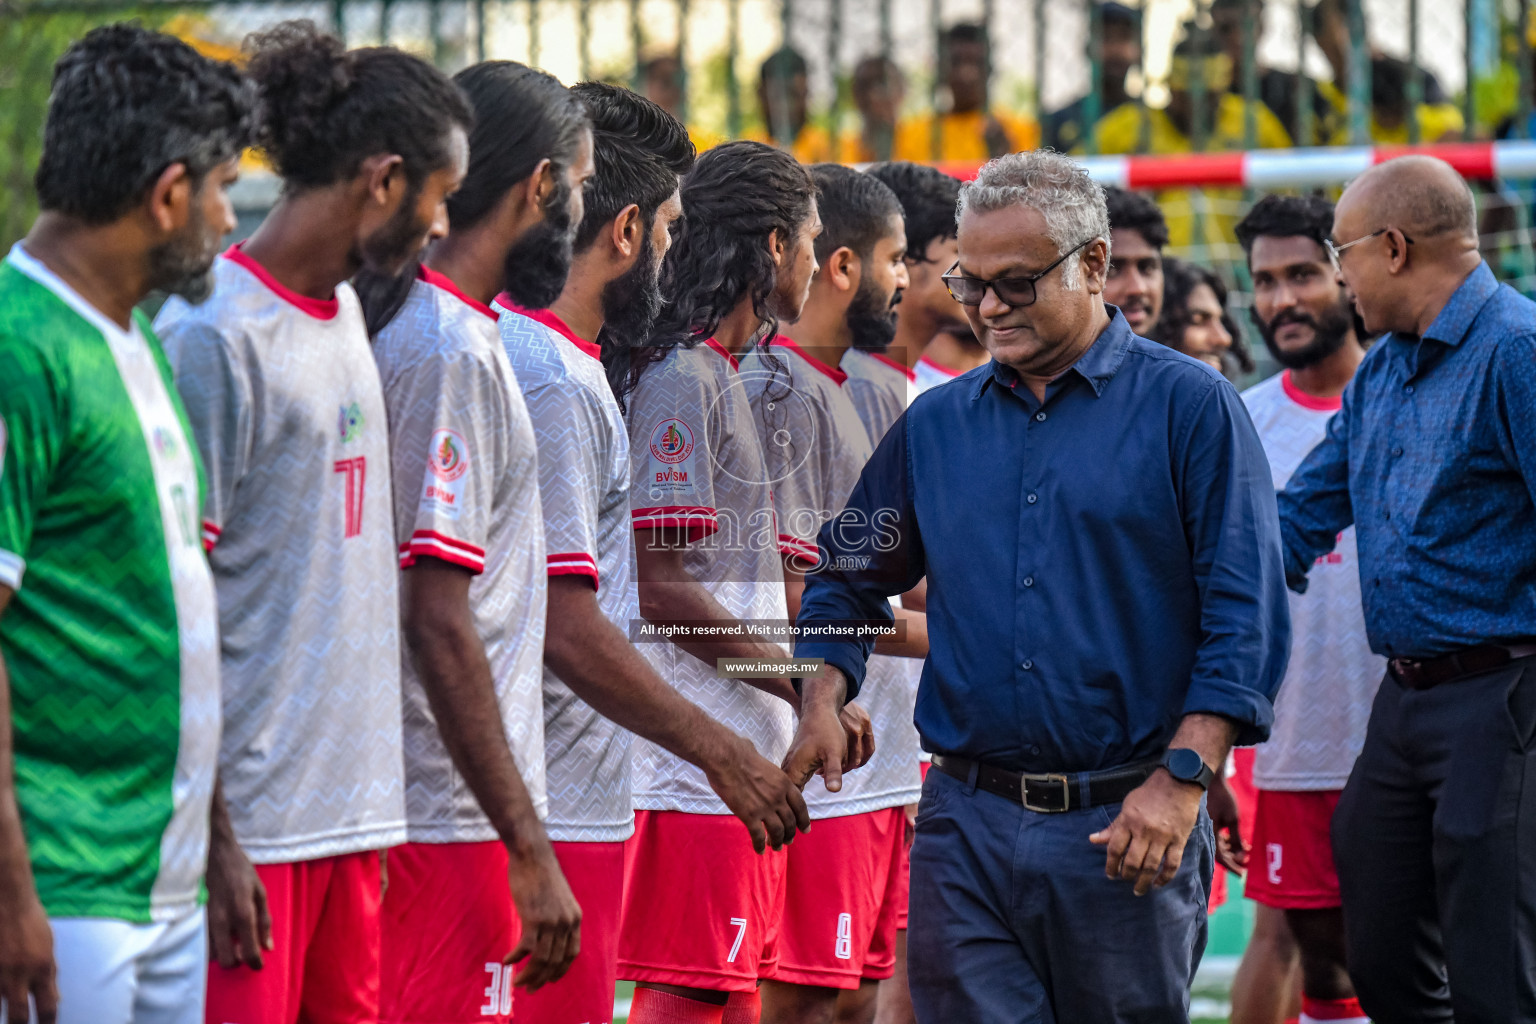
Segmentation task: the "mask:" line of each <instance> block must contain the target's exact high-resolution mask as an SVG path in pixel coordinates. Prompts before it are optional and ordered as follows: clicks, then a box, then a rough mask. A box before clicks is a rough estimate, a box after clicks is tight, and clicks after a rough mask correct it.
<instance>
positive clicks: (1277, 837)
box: [1246, 789, 1341, 910]
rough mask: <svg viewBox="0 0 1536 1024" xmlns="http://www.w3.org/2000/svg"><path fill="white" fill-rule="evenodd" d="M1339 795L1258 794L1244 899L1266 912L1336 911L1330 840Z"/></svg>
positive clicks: (1330, 792)
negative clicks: (1272, 909) (1268, 910)
mask: <svg viewBox="0 0 1536 1024" xmlns="http://www.w3.org/2000/svg"><path fill="white" fill-rule="evenodd" d="M1339 794H1340V791H1339V790H1336V789H1334V790H1321V791H1318V792H1312V793H1296V792H1288V791H1280V790H1268V789H1261V790H1259V806H1258V812H1257V814H1256V815H1255V820H1254V824H1253V854H1252V859H1251V861H1250V864H1251V867H1250V868H1249V870H1248V885H1247V887H1246V892H1247V895H1248V897H1249V898H1250V899H1252V900H1254V901H1255V902H1258V903H1262V904H1264V905H1265V906H1266V907H1279V908H1281V909H1283V910H1320V909H1324V908H1328V907H1337V906H1340V905H1341V903H1340V900H1339V872H1338V870H1337V869H1336V868H1335V867H1334V865H1333V846H1332V844H1331V842H1330V841H1329V838H1328V830H1329V826H1331V825H1332V824H1333V811H1334V808H1336V807H1338V805H1339Z"/></svg>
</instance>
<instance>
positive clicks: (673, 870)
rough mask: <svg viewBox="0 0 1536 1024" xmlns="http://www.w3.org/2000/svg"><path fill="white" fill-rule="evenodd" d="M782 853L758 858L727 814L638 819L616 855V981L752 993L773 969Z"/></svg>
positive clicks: (641, 814) (654, 814)
mask: <svg viewBox="0 0 1536 1024" xmlns="http://www.w3.org/2000/svg"><path fill="white" fill-rule="evenodd" d="M802 838H804V837H802ZM798 841H799V840H796V842H798ZM786 853H787V851H784V850H778V851H774V850H772V849H769V850H765V851H764V852H763V853H757V852H756V851H755V850H753V849H752V837H751V836H750V835H749V834H748V833H747V829H746V826H744V825H742V823H741V822H740V821H738V820H737V819H736V818H735V816H733V815H729V814H684V813H682V812H680V811H636V812H635V834H634V836H633V837H632V838H631V839H630V840H629V842H628V843H626V844H625V848H624V920H623V924H622V926H621V928H620V931H619V977H621V978H624V979H625V980H627V981H648V982H652V983H655V984H659V985H681V986H685V987H687V988H706V989H712V990H714V991H716V992H753V991H756V989H757V982H758V979H759V978H764V977H770V976H772V974H773V969H774V967H775V966H776V965H777V962H778V938H779V919H780V917H782V916H783V913H784V867H785V863H786Z"/></svg>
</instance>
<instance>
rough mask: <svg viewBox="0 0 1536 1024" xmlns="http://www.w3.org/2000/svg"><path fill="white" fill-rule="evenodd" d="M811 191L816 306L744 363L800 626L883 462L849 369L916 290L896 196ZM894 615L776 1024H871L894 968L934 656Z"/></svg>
mask: <svg viewBox="0 0 1536 1024" xmlns="http://www.w3.org/2000/svg"><path fill="white" fill-rule="evenodd" d="M811 177H812V179H813V180H814V181H815V183H816V189H817V207H818V209H819V210H820V214H821V219H822V232H821V234H820V235H819V236H817V238H816V259H817V263H818V264H819V266H820V269H819V270H818V271H817V272H816V276H815V278H814V280H813V281H812V284H811V292H810V298H809V299H808V300H807V301H806V304H805V308H804V309H803V310H802V312H801V314H800V317H799V318H798V319H797V320H796V321H795V323H794V325H793V327H792V328H789V329H788V330H792V331H793V334H794V337H793V339H791V338H790V337H789V335H788V334H787V333H783V334H780V335H779V336H778V337H775V338H773V339H772V340H771V341H770V342H769V343H768V345H767V347H758V348H754V349H752V350H751V352H750V353H749V355H748V357H747V359H745V360H743V363H742V375H743V377H744V378H745V379H746V380H747V390H748V393H749V394H750V395H751V396H752V405H753V411H754V413H755V414H756V416H757V422H758V433H759V435H760V436H761V437H762V438H763V440H764V459H765V462H766V464H767V467H768V473H769V477H770V479H772V480H773V481H774V484H773V487H774V509H775V512H776V514H777V516H778V521H779V522H778V537H777V541H778V546H779V552H780V555H781V556H782V558H783V561H784V579H785V591H786V603H787V605H788V608H789V614H790V616H791V617H793V616H795V615H797V614H798V612H799V609H800V596H801V593H802V591H803V589H804V586H805V584H804V574H806V573H811V572H815V571H816V569H817V565H818V562H819V551H818V548H817V542H816V536H817V533H818V532H819V531H820V529H821V527H822V525H823V524H824V523H826V522H827V521H828V520H831V519H833V518H834V517H836V516H837V515H838V514H839V513H841V512H842V510H843V506H844V504H845V503H846V502H847V499H848V495H849V494H850V493H851V492H852V490H853V487H854V484H855V483H856V482H857V481H858V478H859V473H860V472H861V471H862V470H863V469H864V464H865V463H866V462H867V461H869V457H870V456H871V454H873V451H874V448H873V443H872V442H871V441H870V438H869V432H868V430H867V429H866V428H865V425H864V421H863V420H862V419H861V418H860V416H859V412H858V409H857V407H856V406H855V405H854V403H853V401H852V399H851V397H850V395H849V393H848V391H847V390H846V386H847V384H848V383H849V378H848V376H847V374H846V373H844V372H843V371H842V370H840V369H838V366H839V364H840V363H841V361H842V359H843V357H844V354H845V353H846V352H848V351H850V350H851V348H852V346H853V344H854V343H855V341H856V340H857V341H860V342H862V343H863V344H864V345H866V346H868V347H875V346H877V345H884V344H886V343H888V342H889V341H890V339H891V336H892V334H893V333H894V330H895V316H894V312H893V310H894V309H895V307H896V303H897V302H898V300H899V299H900V297H901V292H902V289H903V288H904V287H905V286H906V284H907V272H906V267H905V265H904V263H903V257H904V255H905V253H906V230H905V227H904V225H903V222H902V216H901V204H900V203H899V202H897V200H896V196H895V195H894V194H893V193H892V192H891V190H890V189H889V188H887V187H886V186H885V185H884V184H882V183H881V182H880V181H879V180H878V179H876V178H873V177H871V176H869V175H866V174H860V173H859V172H858V171H855V170H852V169H850V168H847V167H842V166H840V165H837V164H817V165H816V166H814V167H812V168H811ZM897 614H898V616H899V618H900V620H901V621H902V623H903V624H904V626H905V635H903V636H901V637H899V638H898V639H897V641H895V642H890V643H885V642H882V643H881V644H880V647H881V649H882V650H883V651H884V652H885V655H886V656H883V657H882V658H881V659H880V662H879V663H878V665H875V664H873V663H872V666H871V667H872V669H874V670H875V671H877V673H878V674H879V678H878V679H877V683H876V685H875V686H874V687H873V688H871V689H870V690H867V691H865V699H864V700H863V701H861V702H860V703H861V704H862V705H863V706H864V708H865V709H866V710H867V711H868V712H869V715H870V718H871V720H872V723H873V726H874V729H875V732H876V735H878V736H879V737H880V738H881V742H880V744H879V746H878V747H877V748H876V751H875V754H874V756H873V758H871V760H870V761H869V763H868V764H867V765H865V766H864V767H863V768H862V769H861V770H859V771H858V772H855V773H853V774H852V775H850V776H849V777H848V778H846V779H844V780H843V785H842V787H841V789H839V790H838V791H837V792H829V791H828V790H827V788H826V786H825V784H824V781H823V780H822V779H819V778H813V779H811V780H810V781H809V782H808V783H807V785H806V790H805V794H806V803H807V805H808V806H809V808H810V812H811V818H812V820H813V821H814V822H815V827H814V828H813V829H812V831H811V832H810V833H809V834H807V835H806V836H804V837H803V838H801V839H800V840H799V841H798V842H796V843H795V845H794V846H793V847H791V848H790V851H789V865H788V869H787V885H786V895H785V907H784V918H783V925H782V930H781V934H780V939H779V957H778V964H777V966H776V968H775V970H774V972H773V973H772V974H771V975H769V979H770V980H768V981H766V982H765V983H764V985H763V1019H764V1021H767V1022H772V1024H822V1022H825V1024H830V1022H831V1021H832V1020H833V1019H834V1017H836V1018H837V1019H840V1020H845V1021H865V1022H867V1021H870V1020H872V1019H873V1018H874V1014H875V995H876V990H877V987H878V985H879V982H880V981H881V979H884V978H888V977H890V976H891V974H892V972H893V970H894V968H895V963H896V948H895V946H896V931H897V923H898V921H897V918H898V916H899V914H900V912H901V904H902V903H903V902H904V896H905V891H906V875H905V871H904V867H905V864H904V853H905V848H906V824H907V819H906V813H905V810H904V807H905V805H907V804H910V803H916V802H917V798H918V792H919V788H920V782H921V776H920V774H919V772H918V740H917V734H916V732H915V730H914V729H913V728H912V725H911V722H912V710H913V701H914V699H915V696H916V689H915V682H916V681H915V679H910V677H909V675H908V673H907V671H906V667H905V666H904V665H903V664H901V662H903V661H905V662H907V663H909V664H917V665H920V664H921V662H920V661H919V660H916V659H921V658H922V657H923V656H925V655H926V654H927V653H928V652H927V632H926V621H925V619H924V617H923V615H922V613H921V612H910V611H906V610H905V609H903V610H900V611H898V613H897ZM893 653H896V654H906V655H909V657H907V658H894V657H890V656H889V655H891V654H893ZM909 680H910V681H909Z"/></svg>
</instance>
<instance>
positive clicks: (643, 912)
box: [610, 142, 864, 1024]
mask: <svg viewBox="0 0 1536 1024" xmlns="http://www.w3.org/2000/svg"><path fill="white" fill-rule="evenodd" d="M681 199H682V205H683V215H684V219H683V221H682V222H681V224H682V229H681V231H680V232H679V233H678V237H677V238H676V240H675V241H674V243H673V246H672V248H671V250H670V251H669V252H668V253H667V258H666V261H665V263H664V265H663V271H662V290H663V293H664V294H665V295H666V296H667V299H668V301H667V304H666V305H665V306H664V307H663V312H662V315H661V317H660V319H659V320H658V323H657V327H656V330H655V331H654V332H653V334H652V337H651V339H650V340H649V341H648V342H647V344H646V345H645V346H644V347H642V348H639V349H636V350H634V351H621V350H619V349H618V347H617V346H615V347H614V350H613V351H612V352H611V357H612V358H611V360H610V374H611V376H612V377H613V378H614V379H616V380H619V381H620V382H621V387H620V390H621V392H623V393H624V394H625V398H626V401H627V403H628V406H629V438H630V464H631V474H632V475H631V481H632V485H631V486H632V494H631V504H632V510H631V516H632V523H633V529H634V531H635V548H636V579H637V589H638V594H639V608H640V616H641V618H642V619H643V620H645V622H644V623H643V625H646V626H649V627H652V628H654V627H665V628H683V629H689V630H697V629H698V627H699V625H700V624H701V623H708V624H710V625H712V626H715V627H719V628H720V629H723V630H726V631H729V633H730V634H732V636H731V638H730V639H724V640H722V639H704V638H702V637H700V636H699V635H698V634H697V632H685V633H682V634H679V635H675V636H674V637H673V638H672V639H670V640H665V641H663V642H656V643H648V644H644V645H642V650H643V651H644V652H645V655H646V657H647V659H648V660H649V661H650V662H651V664H652V666H653V667H654V668H655V669H656V670H657V672H658V673H659V674H660V675H661V677H662V678H663V679H664V680H666V681H667V682H668V683H670V684H671V685H673V686H674V687H675V688H676V689H677V690H678V691H679V692H680V693H682V695H683V696H684V697H686V698H688V699H689V700H690V701H692V702H693V703H695V704H697V705H699V706H700V707H701V708H702V709H703V710H704V711H706V712H707V713H708V714H709V715H710V716H711V717H712V718H714V719H715V720H717V721H719V722H722V723H724V724H725V725H727V726H729V727H730V728H732V729H734V730H735V731H736V732H738V733H740V734H742V735H743V736H745V737H746V738H747V739H749V740H751V741H752V743H753V744H754V745H755V746H756V748H757V750H758V752H759V753H761V754H762V755H763V756H764V757H767V758H769V759H771V760H775V761H777V760H778V759H780V758H782V757H783V755H784V753H785V752H786V750H787V748H788V744H789V739H790V734H791V731H792V728H793V720H794V711H793V706H794V705H795V704H796V703H797V698H796V694H795V690H794V687H793V685H792V684H791V682H790V680H789V679H788V678H787V673H786V674H785V675H776V674H774V673H772V672H770V673H769V674H766V675H762V676H758V677H754V678H722V677H721V676H720V675H719V674H718V673H717V671H716V659H719V658H743V659H750V660H754V661H770V662H771V661H777V660H782V659H783V657H784V650H783V648H782V647H780V646H779V645H778V644H776V643H773V642H770V641H769V640H768V639H766V638H764V637H763V635H762V634H761V633H759V632H756V631H754V629H753V627H752V625H751V621H752V620H773V621H776V622H784V621H785V606H784V576H783V570H782V568H781V566H780V563H779V557H778V554H777V551H776V550H775V545H774V544H773V543H772V537H773V533H772V531H773V530H774V520H773V504H772V497H771V494H770V483H769V480H768V476H767V470H766V467H765V465H764V462H763V452H762V447H761V444H760V443H759V441H758V436H757V428H756V426H755V424H754V422H753V415H752V409H751V406H750V405H749V403H748V399H747V393H746V390H745V389H744V388H743V387H742V385H741V382H740V381H739V380H738V378H737V369H738V366H739V359H740V356H741V354H742V353H743V352H744V351H745V350H746V349H747V347H748V346H749V345H750V344H751V343H752V341H753V340H754V339H755V338H758V337H760V336H762V335H764V334H765V333H766V334H767V335H770V336H771V335H772V333H773V331H774V330H775V329H776V326H777V322H778V320H779V319H780V318H793V317H796V316H798V315H799V314H800V309H801V307H802V306H803V305H804V304H805V298H806V293H807V291H808V289H809V287H810V282H811V277H812V275H813V274H814V273H815V270H816V254H815V249H814V244H813V243H814V239H815V237H816V234H817V232H818V231H819V230H820V221H819V219H818V217H817V213H816V202H815V185H814V184H813V183H812V182H811V179H810V175H809V174H808V173H807V172H806V170H805V169H804V168H803V167H801V166H800V165H799V164H798V163H796V162H795V160H794V158H793V157H791V156H788V155H787V154H784V153H781V152H779V151H777V150H775V149H773V148H771V147H769V146H765V145H762V144H760V143H754V142H736V143H728V144H726V145H724V146H720V147H717V148H716V149H713V150H710V151H709V152H708V153H706V154H705V155H704V156H702V157H700V158H699V160H698V162H697V163H696V164H695V165H694V167H693V169H692V170H691V171H690V172H689V173H688V175H687V177H686V178H685V179H684V180H683V184H682V189H681ZM765 535H766V537H767V542H766V543H764V542H762V538H763V537H764V536H765ZM743 620H745V622H744V621H743ZM861 738H862V737H861ZM863 753H864V751H863V750H862V749H861V750H858V751H856V754H863ZM838 760H839V766H840V765H841V763H842V762H843V759H842V758H839V759H838ZM836 767H837V766H834V769H833V772H834V774H835V769H836ZM633 773H634V774H633V791H634V804H635V807H636V808H637V814H636V821H635V835H634V838H633V839H631V840H630V842H629V846H628V849H627V851H626V864H625V892H626V901H627V903H626V906H625V912H624V921H623V926H622V930H621V933H620V937H619V976H620V977H622V978H627V979H631V980H634V981H636V982H638V983H639V986H638V988H637V989H636V992H635V1001H634V1006H633V1009H632V1010H631V1014H630V1020H631V1021H633V1022H635V1024H658V1022H678V1021H686V1022H706V1024H719V1022H721V1021H722V1020H726V1021H731V1022H733V1024H744V1022H746V1021H756V1020H757V1019H758V1013H759V1004H758V1000H757V983H758V978H759V977H760V976H762V974H763V973H764V970H765V968H771V966H772V963H773V960H774V957H775V943H776V938H777V930H778V923H779V917H780V914H781V913H782V908H783V894H784V889H783V886H784V864H785V860H784V852H783V851H782V850H780V851H772V850H770V851H767V852H765V853H758V852H757V851H756V850H755V849H754V845H753V842H752V839H751V837H750V836H749V835H748V834H747V833H745V832H744V831H743V830H742V828H741V826H740V825H739V824H738V823H737V822H736V821H735V820H734V819H733V817H732V816H731V814H730V813H729V808H728V807H727V805H726V804H725V803H724V802H723V801H721V800H720V798H719V797H718V796H716V795H715V793H714V792H712V790H711V788H710V785H709V780H708V779H707V778H706V776H705V774H704V773H703V772H702V771H701V770H700V769H698V768H696V767H694V766H692V765H689V764H688V763H686V762H685V761H683V760H682V759H680V758H678V757H677V756H676V755H674V754H672V753H670V752H669V751H667V750H664V749H662V748H661V747H659V746H657V745H655V744H652V743H649V742H646V741H644V740H640V741H637V743H636V749H635V763H634V769H633ZM796 781H797V782H802V781H803V780H801V779H797V780H796ZM681 893H686V894H687V896H686V898H682V899H680V898H679V894H681Z"/></svg>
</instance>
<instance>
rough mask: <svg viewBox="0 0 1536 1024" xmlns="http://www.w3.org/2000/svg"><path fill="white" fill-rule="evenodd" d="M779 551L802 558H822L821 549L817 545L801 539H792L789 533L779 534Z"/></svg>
mask: <svg viewBox="0 0 1536 1024" xmlns="http://www.w3.org/2000/svg"><path fill="white" fill-rule="evenodd" d="M779 551H780V552H781V553H783V554H786V555H799V556H800V557H802V558H820V557H821V549H820V548H818V547H817V546H816V545H815V544H809V543H807V542H805V541H803V540H801V539H800V538H799V537H791V536H790V535H789V534H787V533H781V534H779Z"/></svg>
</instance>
